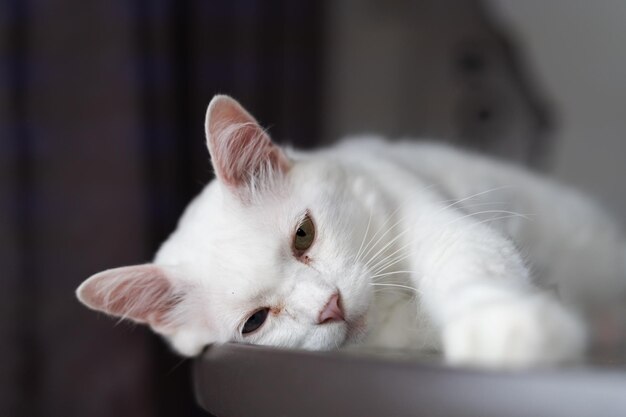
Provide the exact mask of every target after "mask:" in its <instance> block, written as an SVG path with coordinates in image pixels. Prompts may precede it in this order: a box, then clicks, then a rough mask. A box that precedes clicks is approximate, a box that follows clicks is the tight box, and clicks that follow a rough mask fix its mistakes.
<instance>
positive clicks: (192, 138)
mask: <svg viewBox="0 0 626 417" xmlns="http://www.w3.org/2000/svg"><path fill="white" fill-rule="evenodd" d="M496 3H501V4H499V6H498V7H493V5H492V4H491V3H483V2H478V1H451V0H421V1H417V0H416V1H407V0H393V1H384V2H383V1H374V0H368V1H355V0H344V1H338V2H331V1H315V0H298V1H287V0H282V1H261V0H233V1H202V0H197V1H194V0H178V1H174V0H169V1H166V0H129V1H125V2H114V1H108V2H107V1H62V0H57V1H42V0H12V1H11V0H0V206H1V211H0V213H2V219H1V221H0V227H1V229H0V267H1V270H0V278H1V288H0V312H1V315H0V343H1V345H0V375H1V377H0V384H1V385H0V415H2V416H24V417H26V416H28V417H36V416H68V417H70V416H130V415H133V416H173V415H176V416H195V415H202V414H201V412H200V410H199V409H198V408H197V407H196V406H195V402H194V399H193V393H192V392H191V385H190V376H189V371H190V366H189V365H190V362H189V361H185V360H181V359H180V358H178V357H176V356H174V355H173V354H171V353H170V352H169V350H168V348H167V347H166V346H165V345H164V343H162V342H161V341H160V340H158V338H157V337H155V336H153V335H152V334H151V333H150V332H149V331H147V330H146V329H144V328H142V327H135V326H132V325H129V324H127V323H121V324H118V325H116V322H115V321H114V320H111V319H108V318H106V317H104V316H103V315H99V314H96V313H93V312H90V311H88V310H87V309H85V308H83V307H82V306H80V305H79V303H78V302H77V301H76V300H75V297H74V290H75V288H76V287H77V286H78V284H79V283H80V282H81V281H82V280H84V279H85V278H87V277H88V276H90V275H91V274H93V273H95V272H98V271H100V270H103V269H107V268H110V267H115V266H121V265H126V264H136V263H142V262H147V261H149V260H150V259H151V257H152V254H153V253H154V251H155V250H156V248H157V247H158V245H159V243H160V242H161V241H163V239H164V238H165V237H167V235H168V234H169V233H170V232H171V231H172V230H173V228H174V227H175V224H176V221H177V218H178V217H179V215H180V213H181V211H182V210H183V208H184V206H185V205H186V203H187V202H188V201H189V200H190V198H191V197H193V196H194V195H195V194H196V193H197V192H198V191H199V190H200V189H201V188H202V187H203V185H204V184H205V183H206V182H207V181H208V180H209V179H210V178H211V168H210V164H209V158H208V154H207V152H206V150H205V144H204V138H203V136H204V134H203V120H204V112H205V109H206V105H207V104H208V102H209V100H210V98H211V97H212V95H214V94H216V93H226V94H230V95H232V96H234V97H235V98H237V99H238V100H240V101H241V103H242V104H243V105H244V106H246V107H247V108H248V109H249V110H250V111H251V112H252V113H253V114H254V115H255V116H256V117H257V118H258V119H259V121H260V122H261V124H263V125H264V126H267V127H269V131H270V134H271V135H272V136H273V137H274V138H275V139H276V140H277V141H279V142H282V143H290V144H293V145H295V146H298V147H312V146H316V145H320V144H328V143H331V142H332V141H334V140H336V139H338V138H339V137H340V136H341V135H344V134H348V133H357V132H365V131H367V132H371V131H374V132H378V133H382V134H385V135H388V136H390V137H395V138H398V137H402V136H405V137H406V136H428V137H437V138H439V139H441V140H446V141H449V142H453V143H456V144H460V145H462V146H466V147H471V148H474V149H479V150H481V151H484V152H488V153H492V154H494V155H497V156H499V157H502V158H507V159H510V160H513V161H516V162H518V163H521V164H526V165H530V166H533V167H535V168H537V169H542V170H547V171H556V173H557V175H560V176H561V177H562V178H565V179H570V180H572V179H573V180H574V182H577V181H576V179H577V178H583V180H581V181H578V183H579V184H582V185H584V186H587V187H588V188H593V185H594V184H595V183H594V182H593V181H590V180H589V178H590V174H589V173H591V178H596V182H597V183H599V182H602V180H603V179H607V178H608V179H609V180H610V179H613V178H614V177H616V175H615V174H616V173H617V172H618V171H616V168H615V163H620V161H621V160H622V158H623V156H620V155H618V156H617V157H616V158H617V159H614V160H612V161H613V165H611V164H610V163H609V166H608V167H607V166H606V165H604V166H602V164H598V163H597V161H598V160H601V159H598V157H596V159H595V161H596V163H595V165H592V166H590V167H580V166H577V165H576V164H575V166H574V168H575V169H572V168H571V166H570V165H567V163H565V165H564V163H563V160H564V159H563V156H562V155H570V154H572V153H571V152H570V154H568V153H567V152H569V151H568V149H569V150H571V149H574V150H575V151H576V152H574V153H575V154H576V155H583V159H582V160H583V161H588V159H586V158H589V155H592V156H591V159H592V160H593V155H594V154H593V152H594V151H595V152H597V146H608V145H606V143H605V142H601V139H597V140H599V141H600V142H597V141H596V142H595V144H590V145H589V147H588V148H587V147H585V145H584V144H585V143H587V142H585V141H578V142H575V143H576V144H577V145H575V146H572V145H571V142H567V141H565V140H563V139H560V138H559V136H558V134H556V135H555V134H554V132H555V131H557V132H558V130H556V129H555V127H556V126H558V125H559V123H558V122H559V121H561V120H565V122H567V121H568V120H569V119H568V118H567V116H568V115H570V116H571V114H574V115H576V113H575V112H573V113H572V112H570V113H567V112H566V113H565V117H564V118H561V117H560V115H561V114H560V113H559V111H558V110H559V109H560V108H561V106H560V103H558V101H559V98H560V97H561V96H559V94H560V93H561V92H562V91H564V90H563V86H562V85H559V84H558V80H559V79H560V78H559V77H554V76H553V73H554V68H556V69H557V70H560V71H561V72H563V68H560V69H559V67H558V64H559V62H560V61H558V59H556V64H554V65H552V66H550V62H547V63H546V61H545V60H541V59H540V63H539V64H537V63H535V61H534V60H533V59H531V58H536V57H539V58H541V57H542V56H552V55H550V53H549V52H550V50H551V49H548V50H547V51H548V52H546V49H545V48H544V49H542V46H543V44H542V42H541V41H540V40H539V41H538V40H537V38H536V37H535V38H533V37H532V36H530V37H528V36H526V35H527V32H525V31H527V30H528V29H529V28H531V29H532V33H537V31H539V32H540V33H541V30H542V28H543V30H544V32H545V34H544V35H545V36H548V38H549V34H550V33H551V32H549V31H548V30H547V29H546V28H547V27H549V26H551V21H550V20H549V19H546V20H545V22H544V23H545V24H544V26H540V27H539V28H537V27H536V26H537V23H536V21H537V19H536V17H537V16H538V15H541V13H542V10H543V8H542V6H541V2H539V3H538V2H526V3H525V4H527V5H528V4H530V6H515V5H513V3H512V2H496ZM560 3H564V2H560ZM565 3H567V2H565ZM574 3H576V2H571V3H570V4H574ZM532 4H534V5H535V8H534V9H533V8H532ZM576 5H577V6H576V7H578V9H577V10H583V11H584V7H585V6H583V3H581V2H578V3H576ZM581 8H583V9H581ZM618 8H619V7H618ZM605 9H606V8H605ZM620 10H622V11H623V10H624V9H623V8H622V9H620ZM550 12H551V13H552V14H553V16H556V15H558V16H561V14H560V12H559V9H558V8H554V7H552V8H548V11H547V12H546V13H548V15H549V13H550ZM533 13H534V14H533ZM503 15H504V16H507V17H506V18H503V17H502V16H503ZM581 15H582V12H581ZM572 16H573V17H572ZM576 16H577V15H576V14H575V13H570V21H568V22H565V23H564V25H565V27H566V28H567V27H570V28H571V27H575V26H577V23H578V22H577V21H576ZM601 18H602V16H600V19H599V21H602V19H601ZM525 22H535V23H533V24H534V25H535V27H533V26H532V25H531V26H528V25H526V26H524V25H525ZM568 24H569V26H567V25H568ZM515 25H517V27H518V28H519V29H518V30H519V31H518V32H516V33H518V35H519V37H516V38H514V37H513V36H512V29H511V27H512V26H515ZM555 27H556V28H557V29H558V28H559V27H560V26H558V25H555ZM557 29H555V30H557ZM591 31H592V32H593V27H592V28H591ZM558 33H560V32H558V30H557V34H558ZM579 36H582V37H583V38H584V33H583V35H580V34H579ZM516 39H517V40H519V39H523V40H526V41H527V43H528V48H529V50H530V52H528V50H526V49H524V48H523V45H524V43H523V42H518V41H516ZM549 39H550V38H549ZM566 43H567V42H566V41H562V42H561V43H560V44H559V43H558V42H557V43H556V44H553V45H552V46H550V44H549V42H548V46H550V47H552V48H553V49H552V51H554V50H556V49H558V48H560V47H564V46H567V45H566ZM555 45H556V46H555ZM622 45H623V44H622ZM584 48H585V46H584V45H583V49H584ZM586 48H587V49H586V50H587V51H589V50H592V49H594V45H593V44H588V45H587V46H586ZM565 56H566V57H567V56H570V55H567V54H566V55H565ZM529 57H530V58H529ZM583 61H584V60H583ZM620 62H621V61H620ZM584 64H585V63H584V62H582V61H581V65H584ZM587 64H588V63H587ZM592 64H593V63H592ZM555 65H556V67H555ZM599 66H600V65H599V63H598V62H596V63H595V66H594V65H590V66H589V65H588V68H592V69H593V68H598V67H599ZM546 68H547V69H546ZM550 71H553V72H550ZM537 73H540V75H541V77H544V78H547V79H548V81H551V80H553V79H556V80H557V81H555V82H553V83H550V82H549V83H548V84H549V85H548V88H546V89H544V88H543V87H544V85H542V83H541V82H540V81H537V79H538V78H541V77H539V76H537V75H536V74H537ZM613 76H615V74H613ZM570 78H571V77H570ZM539 87H542V88H539ZM618 88H619V87H618ZM550 89H552V91H551V93H552V94H550V92H549V91H548V90H550ZM567 91H569V89H567ZM594 91H595V90H594ZM621 91H622V92H623V90H621ZM583 94H584V92H583ZM609 95H610V94H609ZM547 96H551V100H547V99H546V97H547ZM586 97H589V95H586ZM620 97H621V98H622V99H623V97H624V95H623V94H622V95H621V96H620ZM561 98H562V97H561ZM566 98H567V100H569V101H568V102H571V101H572V99H571V97H569V96H568V97H566ZM618 101H619V99H618ZM554 103H557V105H555V104H554ZM611 103H613V102H611ZM611 103H609V104H611ZM596 104H597V103H596ZM605 104H606V103H605ZM613 104H614V103H613ZM622 104H623V101H622ZM590 106H592V107H593V106H594V104H593V102H592V103H591V104H590ZM609 107H610V108H613V107H614V105H613V106H609ZM621 110H622V111H623V108H622V109H621ZM614 114H615V115H616V116H615V117H614V119H612V120H616V119H619V120H621V119H623V118H622V117H621V116H619V114H618V113H614ZM590 117H591V116H590ZM565 125H566V126H569V127H570V128H571V125H568V124H567V123H565ZM598 125H602V126H606V123H605V124H602V122H598ZM570 130H571V129H570ZM605 133H606V132H605ZM574 136H575V135H574ZM609 136H610V135H609ZM598 137H600V138H601V137H603V136H600V135H598ZM610 137H611V138H614V137H613V136H610ZM621 137H622V135H621V133H620V135H618V139H617V140H616V139H611V140H612V141H613V142H611V143H612V144H613V147H612V148H611V147H610V146H609V148H608V149H616V146H623V145H620V144H623V141H621ZM594 138H596V137H595V136H594ZM594 140H596V139H594ZM568 143H570V145H568ZM581 143H582V144H583V145H581ZM603 144H604V145H603ZM616 144H617V145H616ZM609 145H610V143H609ZM568 146H569V147H568ZM563 149H564V150H563ZM621 149H623V147H622V148H621ZM572 152H573V151H572ZM604 152H605V153H606V149H605V151H604ZM613 153H614V152H608V154H609V155H613ZM596 155H597V153H596ZM600 155H602V154H600ZM569 160H570V159H566V161H569ZM572 160H574V161H577V160H576V158H573V159H572ZM555 161H556V162H555ZM559 161H561V162H560V165H559ZM616 161H617V162H616ZM592 162H593V161H592ZM609 162H610V161H609ZM555 167H556V168H555ZM559 167H560V168H559ZM563 167H565V168H563ZM597 169H600V170H604V171H602V172H604V176H602V175H600V176H597V175H596V177H594V176H593V172H594V170H597ZM572 172H573V173H574V174H572V175H570V174H571V173H572ZM620 172H621V171H620ZM579 173H580V176H579V177H577V176H576V175H578V174H579ZM618 178H619V176H618ZM604 183H605V184H606V183H607V182H606V181H605V182H604ZM608 184H609V185H610V186H611V187H613V186H614V185H617V186H618V187H619V186H621V193H622V194H623V191H624V188H623V184H621V181H618V180H615V181H614V182H611V181H608ZM605 190H607V188H605ZM608 190H609V191H607V192H606V193H605V195H608V196H609V197H608V199H610V198H611V196H613V194H616V193H615V188H610V187H609V188H608ZM618 190H619V189H618ZM602 193H603V192H602V191H600V192H599V193H597V194H598V195H600V196H601V197H602ZM617 194H619V193H617ZM622 201H623V199H622V200H619V199H616V200H614V201H613V203H614V204H613V205H614V207H617V209H618V211H619V209H620V207H626V205H624V206H620V204H622V203H621V202H622ZM243 400H244V399H243V398H242V401H243Z"/></svg>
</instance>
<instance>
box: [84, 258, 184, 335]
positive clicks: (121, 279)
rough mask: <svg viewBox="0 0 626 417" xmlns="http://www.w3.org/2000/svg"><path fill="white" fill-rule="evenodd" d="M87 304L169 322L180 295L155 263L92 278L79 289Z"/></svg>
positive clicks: (137, 318) (142, 319)
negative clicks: (170, 314) (169, 316)
mask: <svg viewBox="0 0 626 417" xmlns="http://www.w3.org/2000/svg"><path fill="white" fill-rule="evenodd" d="M78 297H79V299H80V300H81V301H82V302H83V303H85V304H86V305H87V306H89V307H91V308H93V309H96V310H100V311H103V312H105V313H107V314H111V315H114V316H118V317H122V318H129V319H132V320H135V321H137V322H140V323H149V324H150V325H152V326H161V327H162V326H164V325H166V324H167V321H168V315H169V313H170V312H171V311H172V309H173V308H174V307H175V306H176V304H177V303H178V302H179V301H180V298H179V297H177V296H176V294H175V292H174V289H173V286H172V284H171V282H170V280H169V278H168V277H167V276H166V275H165V273H164V272H163V271H162V270H161V268H159V267H157V266H154V265H140V266H131V267H123V268H117V269H111V270H108V271H104V272H101V273H99V274H96V275H94V276H93V277H91V278H89V279H88V280H87V281H85V282H84V283H83V285H81V286H80V287H79V289H78Z"/></svg>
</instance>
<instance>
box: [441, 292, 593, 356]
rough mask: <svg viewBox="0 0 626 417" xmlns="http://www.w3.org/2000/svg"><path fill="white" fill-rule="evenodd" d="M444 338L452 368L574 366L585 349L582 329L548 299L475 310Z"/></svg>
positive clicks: (447, 330) (455, 322) (451, 325)
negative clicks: (563, 364) (574, 360)
mask: <svg viewBox="0 0 626 417" xmlns="http://www.w3.org/2000/svg"><path fill="white" fill-rule="evenodd" d="M442 337H443V345H444V351H445V356H446V360H447V361H448V362H450V363H454V364H471V365H481V366H492V367H509V368H510V367H525V366H537V365H545V364H554V363H559V362H564V361H569V360H573V359H576V358H578V357H579V356H580V355H581V354H582V352H583V350H584V348H585V331H584V327H583V325H582V323H581V322H580V321H579V320H578V319H577V318H576V317H575V316H573V315H572V314H571V313H569V312H568V311H567V310H566V309H565V308H563V307H562V306H561V305H560V304H558V303H557V302H556V301H554V300H552V299H550V298H547V297H543V296H532V297H524V298H522V299H519V300H514V301H510V302H506V303H495V304H489V305H484V306H480V307H474V308H472V309H471V310H470V311H467V312H466V313H465V314H463V316H462V317H457V318H456V319H455V320H453V321H451V322H450V323H449V324H447V325H446V326H445V327H444V329H443V335H442Z"/></svg>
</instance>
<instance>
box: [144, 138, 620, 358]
mask: <svg viewBox="0 0 626 417" xmlns="http://www.w3.org/2000/svg"><path fill="white" fill-rule="evenodd" d="M288 157H289V160H290V161H291V162H290V163H291V166H290V168H289V169H288V170H287V171H286V172H284V173H282V174H280V175H282V179H281V181H277V182H276V181H275V182H274V184H272V186H271V187H269V188H276V187H280V190H275V189H274V190H273V191H271V192H270V191H269V190H266V188H264V187H256V186H255V187H254V190H258V191H257V192H256V194H255V195H254V198H253V199H241V198H239V197H238V195H237V193H235V192H232V190H231V189H230V188H229V187H228V186H226V185H225V184H222V183H221V182H220V181H219V180H214V181H212V182H211V183H210V184H209V185H207V187H206V188H205V189H204V191H203V192H202V193H201V194H200V195H199V196H198V197H196V198H195V200H194V201H193V202H192V203H191V204H190V205H189V207H188V208H187V210H186V211H185V213H184V215H183V216H182V218H181V220H180V223H179V225H178V228H177V229H176V231H175V232H174V233H173V234H172V235H171V236H170V237H169V239H168V240H167V241H166V242H165V243H164V244H163V245H162V247H161V248H160V250H159V251H158V253H157V255H156V258H155V261H154V262H155V264H157V265H162V266H165V267H167V269H168V270H174V271H176V276H177V277H182V278H180V279H182V280H184V283H185V287H186V288H190V290H189V291H188V293H187V294H186V295H184V299H183V300H182V301H181V302H180V303H179V304H178V305H177V306H176V308H175V311H174V312H173V314H174V315H177V316H178V317H183V318H186V320H183V322H184V324H181V325H180V326H179V327H178V328H176V329H174V330H171V329H169V330H168V332H167V334H165V336H166V337H167V338H168V339H169V340H170V341H171V343H172V344H173V346H174V348H175V349H176V350H178V351H179V352H181V353H182V354H185V355H193V354H196V353H197V352H199V351H200V350H201V349H202V347H203V346H205V345H207V344H210V343H224V342H229V341H235V342H244V343H254V344H260V345H271V346H283V347H295V348H305V349H334V348H339V347H343V346H348V345H355V344H356V345H360V346H382V347H390V348H429V349H433V348H434V349H442V350H443V352H444V354H445V356H446V358H447V359H448V360H449V361H451V362H454V363H472V364H485V365H493V366H521V365H534V364H543V363H553V362H556V361H562V360H568V359H572V358H575V357H576V356H577V355H579V354H580V353H581V352H582V351H583V350H584V347H585V330H584V326H583V324H582V322H581V320H580V319H579V318H577V316H576V315H574V313H572V312H571V310H570V309H571V306H573V305H576V306H583V307H585V306H588V305H590V304H591V303H593V302H597V301H598V300H607V299H609V298H610V297H616V294H617V292H618V291H622V290H623V289H624V287H626V285H625V282H624V281H625V277H626V271H625V268H624V265H625V261H626V259H625V258H626V256H625V255H626V249H625V248H626V245H625V243H624V239H623V237H622V235H621V234H620V232H619V230H618V228H617V226H616V225H615V224H614V223H613V222H612V221H611V220H610V219H609V218H608V217H607V216H606V215H605V214H604V213H603V212H602V210H600V209H598V208H597V207H596V206H595V205H594V204H593V203H591V202H590V201H589V200H587V199H586V198H584V197H581V196H580V195H579V194H577V193H576V192H574V191H572V190H570V189H567V188H565V187H562V186H559V185H557V184H555V183H553V182H551V181H549V180H546V179H544V178H540V177H538V176H536V175H534V174H530V173H528V172H525V171H523V170H522V169H520V168H516V167H513V166H509V165H506V164H503V163H500V162H496V161H492V160H490V159H487V158H485V157H481V156H477V155H474V154H471V153H467V152H462V151H459V150H456V149H453V148H450V147H447V146H443V145H435V144H429V143H417V142H405V143H396V144H391V143H387V142H385V141H384V140H382V139H379V138H374V137H370V138H365V137H357V138H352V139H351V140H348V141H346V142H344V143H342V144H340V145H338V146H335V147H333V148H329V149H324V150H320V151H315V152H291V153H290V154H289V155H288ZM306 212H308V213H310V215H311V217H312V218H313V221H314V223H315V226H316V238H315V241H314V243H313V245H312V246H311V248H310V249H309V251H308V253H307V255H308V257H309V259H310V262H302V261H301V260H299V259H297V258H296V257H295V256H294V255H293V253H292V249H291V243H292V240H293V234H294V232H295V230H296V228H297V226H298V224H299V221H300V220H301V219H302V218H303V216H304V214H305V213H306ZM531 271H532V272H531ZM544 288H549V289H551V290H554V289H556V290H557V292H558V294H559V295H560V296H561V299H562V301H557V298H556V297H554V296H553V295H552V294H553V293H552V292H548V291H547V290H544ZM337 290H338V291H339V292H340V294H341V299H342V304H343V307H344V309H345V317H346V322H334V323H326V324H323V325H318V324H317V322H316V318H317V316H318V314H319V312H320V310H321V309H322V307H323V306H324V303H325V302H326V301H327V300H328V298H329V296H330V295H331V294H333V293H334V292H335V291H337ZM566 306H567V307H566ZM261 307H270V308H273V309H274V310H275V311H274V312H273V313H271V314H270V315H269V317H268V319H267V322H266V323H265V324H264V325H263V326H262V327H261V328H260V329H259V330H258V331H257V332H254V333H252V334H250V335H248V336H242V334H241V326H242V325H243V323H244V322H245V320H246V319H247V317H248V316H249V315H250V314H251V313H252V312H254V311H255V310H257V309H258V308H261ZM176 322H181V320H176ZM162 333H163V332H162Z"/></svg>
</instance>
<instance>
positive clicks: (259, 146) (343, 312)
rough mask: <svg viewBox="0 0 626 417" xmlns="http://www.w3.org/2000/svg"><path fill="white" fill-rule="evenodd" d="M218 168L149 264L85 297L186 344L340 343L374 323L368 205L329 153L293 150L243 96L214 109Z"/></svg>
mask: <svg viewBox="0 0 626 417" xmlns="http://www.w3.org/2000/svg"><path fill="white" fill-rule="evenodd" d="M206 135H207V145H208V148H209V152H210V154H211V158H212V162H213V167H214V170H215V174H216V179H215V180H214V181H212V182H211V183H210V184H209V185H208V186H207V187H206V188H205V190H204V191H203V192H202V193H201V194H200V195H199V196H198V197H197V198H196V199H195V200H194V201H193V202H192V203H191V204H190V205H189V207H188V208H187V210H186V212H185V214H184V215H183V217H182V218H181V220H180V223H179V226H178V228H177V230H176V231H175V232H174V233H173V234H172V235H171V236H170V238H169V239H168V240H167V241H166V242H165V243H164V244H163V245H162V247H161V248H160V250H159V252H158V253H157V256H156V258H155V261H154V263H153V264H146V265H137V266H128V267H122V268H116V269H111V270H107V271H104V272H101V273H99V274H96V275H94V276H92V277H91V278H89V279H88V280H86V281H85V282H84V283H83V284H82V285H81V286H80V287H79V288H78V290H77V295H78V298H79V299H80V300H81V301H82V302H83V303H84V304H86V305H87V306H88V307H90V308H93V309H95V310H100V311H103V312H105V313H108V314H110V315H114V316H118V317H122V318H127V319H130V320H133V321H135V322H139V323H146V324H148V325H149V326H151V327H152V329H153V330H154V331H156V332H157V333H160V334H162V335H164V336H165V337H166V338H167V339H168V340H170V342H171V343H172V345H173V346H174V348H175V349H176V350H178V351H179V352H180V353H182V354H185V355H194V354H196V353H198V352H199V351H200V350H201V349H202V347H203V346H205V345H207V344H211V343H223V342H227V341H235V342H244V343H253V344H261V345H271V346H283V347H300V348H305V349H333V348H336V347H340V346H342V345H344V344H346V343H349V342H350V341H353V340H356V339H358V338H359V337H360V336H361V335H362V334H363V333H364V332H365V328H366V325H367V323H366V321H367V320H366V313H367V312H368V309H369V306H370V303H371V298H372V292H371V290H370V286H369V282H370V273H369V272H368V269H367V267H366V265H365V262H363V261H359V260H358V259H357V258H358V252H359V251H360V250H361V252H362V249H363V240H364V235H365V234H366V233H367V230H368V229H369V219H370V212H369V209H368V208H367V207H366V205H365V204H364V203H363V201H362V200H363V199H362V198H361V197H362V195H361V194H362V190H358V188H359V184H358V180H356V179H355V178H353V176H351V175H348V174H347V173H346V171H345V170H344V169H343V168H342V167H341V165H340V164H337V163H335V162H333V160H332V158H329V157H321V156H315V155H313V156H310V157H297V156H293V157H288V156H287V154H286V153H285V151H284V150H283V149H281V148H280V147H278V146H277V145H275V144H274V143H272V141H271V140H270V138H269V136H268V135H267V133H266V132H265V131H264V130H263V129H262V128H261V127H260V126H259V125H258V123H257V122H256V121H255V119H254V118H253V117H252V116H251V115H250V114H248V112H246V111H245V110H244V109H243V108H242V107H241V106H240V105H239V103H237V102H236V101H235V100H233V99H231V98H230V97H226V96H216V97H214V98H213V100H212V101H211V103H210V105H209V108H208V110H207V117H206Z"/></svg>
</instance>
